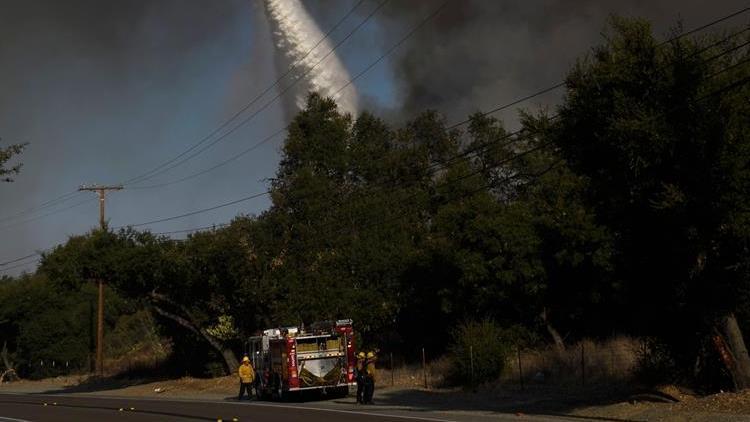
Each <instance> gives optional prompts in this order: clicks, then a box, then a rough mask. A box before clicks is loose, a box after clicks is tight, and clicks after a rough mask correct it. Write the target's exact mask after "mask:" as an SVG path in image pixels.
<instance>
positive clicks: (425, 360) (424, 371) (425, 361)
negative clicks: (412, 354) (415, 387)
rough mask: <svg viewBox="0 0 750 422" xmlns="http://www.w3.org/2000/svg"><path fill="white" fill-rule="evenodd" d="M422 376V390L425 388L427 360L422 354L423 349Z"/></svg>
mask: <svg viewBox="0 0 750 422" xmlns="http://www.w3.org/2000/svg"><path fill="white" fill-rule="evenodd" d="M422 375H423V376H424V388H425V389H426V388H427V358H426V357H425V354H424V347H423V348H422Z"/></svg>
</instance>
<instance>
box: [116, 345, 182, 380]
mask: <svg viewBox="0 0 750 422" xmlns="http://www.w3.org/2000/svg"><path fill="white" fill-rule="evenodd" d="M171 350H172V348H171V344H170V343H169V342H167V341H163V340H162V341H159V342H154V341H144V342H141V343H138V344H136V345H135V346H133V347H132V349H131V350H129V351H128V352H127V353H124V354H122V355H121V356H119V357H117V358H114V359H105V361H104V368H105V370H106V374H107V375H118V374H126V373H133V372H136V373H137V372H144V371H146V372H148V371H150V370H153V369H154V368H158V367H159V365H161V364H162V363H163V362H164V361H165V360H166V359H167V358H168V357H169V354H170V353H171Z"/></svg>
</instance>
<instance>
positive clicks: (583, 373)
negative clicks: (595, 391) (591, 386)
mask: <svg viewBox="0 0 750 422" xmlns="http://www.w3.org/2000/svg"><path fill="white" fill-rule="evenodd" d="M585 350H586V349H585V347H584V346H583V341H581V385H586V351H585Z"/></svg>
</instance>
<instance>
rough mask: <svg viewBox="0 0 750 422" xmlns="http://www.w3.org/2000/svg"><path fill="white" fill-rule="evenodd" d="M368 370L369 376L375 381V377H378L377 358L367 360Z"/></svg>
mask: <svg viewBox="0 0 750 422" xmlns="http://www.w3.org/2000/svg"><path fill="white" fill-rule="evenodd" d="M366 371H367V376H369V377H370V378H372V380H373V381H375V379H376V378H375V374H376V370H375V360H368V361H367V369H366Z"/></svg>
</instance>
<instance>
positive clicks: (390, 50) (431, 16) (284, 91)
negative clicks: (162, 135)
mask: <svg viewBox="0 0 750 422" xmlns="http://www.w3.org/2000/svg"><path fill="white" fill-rule="evenodd" d="M387 1H388V0H385V1H383V2H381V3H380V4H379V5H378V7H376V8H375V9H374V10H373V11H372V12H371V13H370V15H368V16H367V18H365V20H363V21H362V22H361V23H360V25H358V26H357V27H355V28H354V29H353V30H352V31H351V32H349V34H347V36H346V37H344V38H343V39H342V40H341V41H340V42H339V44H337V45H336V46H335V47H334V48H333V49H331V50H330V51H329V52H328V54H326V55H325V56H323V57H322V58H321V59H320V60H319V61H318V62H317V63H315V65H314V66H313V68H314V67H315V66H317V65H318V64H320V63H321V62H322V61H323V60H325V59H326V58H327V57H328V55H329V54H331V53H333V51H334V50H336V48H338V46H339V45H341V44H342V43H343V42H345V41H346V40H347V39H348V38H349V37H350V36H351V35H352V34H353V33H354V32H356V31H357V30H358V29H359V28H360V27H361V26H362V25H363V24H364V23H365V22H367V20H369V19H370V18H371V17H372V16H373V15H374V14H375V13H376V12H377V11H378V10H379V9H380V8H381V7H382V6H384V5H385V3H386V2H387ZM450 1H451V0H446V1H444V2H443V3H441V4H440V5H439V6H438V7H437V8H436V9H435V10H434V11H433V12H432V13H430V14H429V15H427V16H426V17H425V18H424V19H422V20H421V21H420V22H419V23H418V24H417V25H416V26H415V27H414V28H412V29H411V30H410V31H409V32H408V33H407V34H406V35H404V36H403V37H402V38H401V39H400V40H399V41H398V42H396V43H395V44H394V45H393V46H391V48H389V49H388V50H387V51H386V52H385V53H383V54H381V55H380V56H379V57H378V58H377V59H376V60H375V61H374V62H371V63H370V64H369V65H368V66H367V67H366V68H365V69H364V70H362V71H360V72H359V73H358V74H357V75H355V76H354V77H353V78H351V79H350V80H349V81H348V82H347V83H346V84H344V85H343V86H341V87H340V88H339V89H338V90H337V91H336V92H334V94H333V95H334V96H336V95H338V94H339V93H340V92H341V91H343V90H344V89H345V88H346V87H348V86H349V85H351V84H352V83H354V81H356V80H357V79H359V78H360V77H362V76H363V75H364V74H365V73H367V72H368V71H369V70H370V69H372V68H373V67H374V66H376V65H377V64H378V63H380V62H381V61H382V60H383V59H384V58H385V57H387V56H388V55H390V54H391V53H393V52H394V51H395V50H396V49H397V48H398V47H399V46H401V44H403V43H404V42H405V41H406V40H407V39H409V38H410V37H411V36H413V35H414V33H415V32H416V31H417V30H419V29H420V28H421V27H422V26H424V24H425V23H427V21H429V20H431V19H432V18H434V17H435V16H436V15H437V14H438V13H439V12H440V11H441V10H442V9H443V8H444V7H445V6H446V5H447V4H448V3H449V2H450ZM303 76H304V75H303ZM294 84H296V81H295V82H294V83H292V84H290V85H289V86H287V87H286V88H285V89H284V90H283V91H281V92H280V93H279V94H278V95H277V96H276V97H274V98H272V99H271V101H270V102H268V103H266V105H265V106H264V107H263V108H261V109H259V110H257V111H256V112H255V113H253V114H252V115H250V116H249V117H248V118H247V119H245V120H243V121H242V122H241V123H240V124H239V125H238V126H236V127H235V128H233V129H232V130H231V131H230V132H227V133H225V134H224V135H222V137H220V138H218V139H217V140H215V141H214V142H213V143H211V144H209V145H207V146H206V147H205V148H204V149H203V150H200V151H198V153H200V152H202V151H204V150H205V149H206V148H208V147H211V146H212V145H213V144H215V143H216V142H218V141H220V140H221V139H223V137H225V136H227V135H229V134H231V133H232V132H233V131H234V130H235V129H237V128H239V127H240V126H242V125H244V124H245V123H246V122H248V121H249V120H250V119H252V118H253V117H255V115H256V114H257V113H258V112H260V111H263V110H264V109H265V107H266V106H268V105H270V104H271V103H272V102H273V101H275V100H276V99H278V98H280V97H281V96H282V95H283V94H284V93H286V91H288V90H289V89H290V88H291V87H292V86H294ZM287 127H288V126H284V127H282V128H280V129H278V130H276V131H275V132H274V133H272V134H271V135H269V136H267V137H266V138H264V139H262V140H261V141H260V142H258V143H256V144H254V145H252V146H251V147H249V148H247V149H245V150H244V151H242V152H240V153H239V154H237V155H235V156H232V157H230V158H228V159H226V160H224V161H222V162H219V163H218V164H216V165H214V166H212V167H210V168H208V169H205V170H202V171H199V172H197V173H193V174H190V175H188V176H185V177H182V178H179V179H175V180H172V181H168V182H164V183H157V184H154V185H149V186H140V187H131V189H154V188H161V187H165V186H169V185H173V184H176V183H180V182H184V181H186V180H190V179H193V178H195V177H198V176H201V175H203V174H206V173H208V172H211V171H213V170H215V169H217V168H219V167H222V166H224V165H226V164H229V163H230V162H232V161H235V160H236V159H238V158H240V157H241V156H243V155H245V154H247V153H249V152H251V151H253V150H255V149H256V148H258V147H259V146H261V145H262V144H264V143H266V142H268V141H269V140H271V139H273V137H275V136H277V135H278V134H280V133H283V132H284V131H285V130H287ZM189 158H190V157H188V159H189ZM179 164H181V162H180V163H177V164H176V165H179ZM176 165H175V166H176ZM171 168H173V167H169V168H167V169H165V170H164V171H168V170H170V169H171ZM160 173H162V172H160ZM160 173H156V174H153V175H152V176H156V175H158V174H160ZM150 177H151V176H150ZM150 177H149V178H150ZM142 180H146V179H142ZM142 180H141V181H142ZM136 183H139V182H136Z"/></svg>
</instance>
